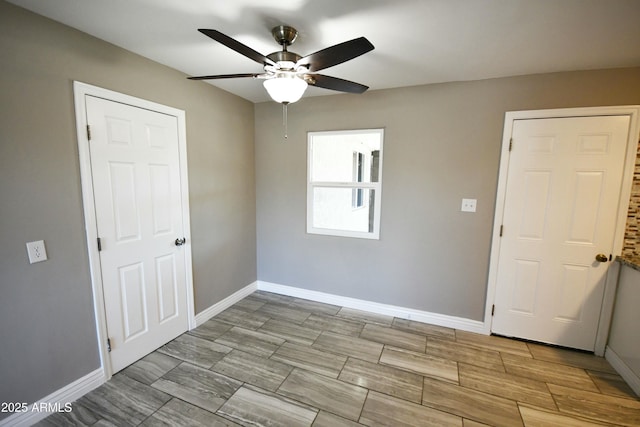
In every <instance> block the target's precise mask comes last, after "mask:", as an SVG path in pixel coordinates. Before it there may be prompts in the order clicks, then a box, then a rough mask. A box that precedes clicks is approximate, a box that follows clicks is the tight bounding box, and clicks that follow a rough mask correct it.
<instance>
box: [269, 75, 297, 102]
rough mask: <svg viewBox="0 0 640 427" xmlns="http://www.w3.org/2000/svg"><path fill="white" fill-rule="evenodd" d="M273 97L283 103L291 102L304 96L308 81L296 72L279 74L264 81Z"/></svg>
mask: <svg viewBox="0 0 640 427" xmlns="http://www.w3.org/2000/svg"><path fill="white" fill-rule="evenodd" d="M263 85H264V88H265V89H266V90H267V92H268V93H269V96H270V97H271V99H273V100H274V101H276V102H279V103H281V104H291V103H293V102H296V101H298V100H299V99H300V98H302V95H303V94H304V91H305V90H307V82H305V81H304V80H303V79H301V78H300V77H298V76H296V75H295V74H284V73H282V74H278V75H276V76H275V77H273V78H270V79H267V80H265V81H264V83H263Z"/></svg>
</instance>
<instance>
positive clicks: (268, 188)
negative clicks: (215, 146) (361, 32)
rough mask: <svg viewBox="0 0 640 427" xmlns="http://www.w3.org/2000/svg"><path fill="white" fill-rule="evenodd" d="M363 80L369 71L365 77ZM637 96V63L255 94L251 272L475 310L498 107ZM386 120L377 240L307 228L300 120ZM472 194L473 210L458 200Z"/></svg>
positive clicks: (353, 125) (492, 186)
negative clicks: (260, 98) (348, 91)
mask: <svg viewBox="0 0 640 427" xmlns="http://www.w3.org/2000/svg"><path fill="white" fill-rule="evenodd" d="M362 80H363V83H366V76H363V78H362ZM623 104H640V68H633V69H618V70H600V71H591V72H571V73H557V74H543V75H532V76H523V77H512V78H502V79H492V80H484V81H475V82H461V83H447V84H437V85H428V86H420V87H410V88H403V89H393V90H381V91H373V92H369V93H365V94H363V95H359V96H356V95H349V96H326V97H316V98H306V99H303V100H301V101H300V102H298V103H296V104H293V105H291V106H290V107H289V139H288V140H287V141H283V138H282V135H283V130H282V127H281V125H280V123H281V121H282V119H281V115H282V112H281V109H280V108H279V106H278V105H275V104H273V103H262V104H258V105H256V109H255V111H256V113H255V117H256V133H255V140H256V179H257V181H256V182H257V210H258V216H257V229H258V279H259V280H263V281H267V282H274V283H278V284H283V285H289V286H296V287H300V288H304V289H309V290H314V291H321V292H327V293H330V294H336V295H342V296H347V297H353V298H360V299H364V300H368V301H375V302H380V303H386V304H393V305H397V306H401V307H409V308H413V309H418V310H425V311H428V312H434V313H441V314H446V315H451V316H458V317H463V318H468V319H474V320H483V315H484V305H485V294H486V288H487V276H488V265H489V252H490V245H491V232H492V224H493V215H494V204H495V196H496V186H497V178H498V165H499V160H500V147H501V142H502V141H501V140H502V129H503V124H504V114H505V112H506V111H514V110H533V109H545V108H561V107H583V106H597V105H623ZM373 127H384V128H385V141H384V160H383V182H382V216H381V228H380V240H379V241H375V240H373V241H372V240H360V239H352V238H340V237H328V236H318V235H308V234H306V233H305V220H306V216H305V212H306V146H307V141H306V132H308V131H320V130H333V129H358V128H373ZM463 197H464V198H477V199H478V209H477V213H475V214H470V213H462V212H460V203H461V199H462V198H463Z"/></svg>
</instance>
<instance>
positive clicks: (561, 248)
mask: <svg viewBox="0 0 640 427" xmlns="http://www.w3.org/2000/svg"><path fill="white" fill-rule="evenodd" d="M628 129H629V117H628V116H602V117H570V118H550V119H527V120H515V121H514V123H513V131H512V142H513V149H512V151H511V152H510V158H509V166H508V173H507V188H506V198H505V206H504V213H503V230H504V231H503V236H502V239H501V243H500V255H499V262H498V270H497V271H498V274H497V286H496V298H495V312H494V319H493V324H492V331H493V332H495V333H498V334H502V335H507V336H514V337H520V338H526V339H531V340H535V341H541V342H546V343H551V344H558V345H563V346H567V347H574V348H580V349H585V350H593V349H594V346H595V337H596V333H597V327H598V322H599V316H600V309H601V305H602V297H603V292H604V284H605V276H606V270H607V263H606V262H604V263H603V262H597V261H595V255H596V254H598V253H605V254H607V255H609V254H610V253H612V251H613V240H614V230H615V225H616V217H617V209H618V201H619V197H620V191H621V185H622V175H623V170H624V161H625V153H626V146H627V145H626V144H627V136H628Z"/></svg>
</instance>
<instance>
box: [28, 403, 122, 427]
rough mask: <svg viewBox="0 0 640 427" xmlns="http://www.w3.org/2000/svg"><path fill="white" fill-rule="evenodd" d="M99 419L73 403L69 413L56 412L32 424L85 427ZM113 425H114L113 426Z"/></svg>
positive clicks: (38, 426) (47, 426)
mask: <svg viewBox="0 0 640 427" xmlns="http://www.w3.org/2000/svg"><path fill="white" fill-rule="evenodd" d="M99 419H100V416H98V415H96V414H94V413H93V412H92V411H91V410H90V409H88V408H86V407H84V406H82V405H80V404H78V402H75V403H73V404H72V409H71V412H56V413H53V414H51V415H49V416H48V417H47V418H45V419H44V420H41V421H39V422H37V423H35V424H34V426H35V427H85V426H93V425H95V424H96V423H97V422H98V421H99ZM114 425H115V424H114Z"/></svg>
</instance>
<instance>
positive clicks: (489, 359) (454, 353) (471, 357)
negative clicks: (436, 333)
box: [426, 337, 504, 372]
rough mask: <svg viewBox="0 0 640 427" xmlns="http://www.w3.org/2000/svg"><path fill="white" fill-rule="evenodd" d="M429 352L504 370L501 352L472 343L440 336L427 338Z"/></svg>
mask: <svg viewBox="0 0 640 427" xmlns="http://www.w3.org/2000/svg"><path fill="white" fill-rule="evenodd" d="M426 353H427V354H430V355H432V356H436V357H441V358H443V359H450V360H455V361H457V362H464V363H469V364H472V365H476V366H480V367H482V368H487V369H493V370H495V371H500V372H504V365H503V364H502V358H501V357H500V353H499V352H497V351H494V350H488V349H486V348H482V347H476V346H473V345H470V344H464V343H460V342H455V341H451V340H448V339H440V338H432V337H428V338H427V351H426Z"/></svg>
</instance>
